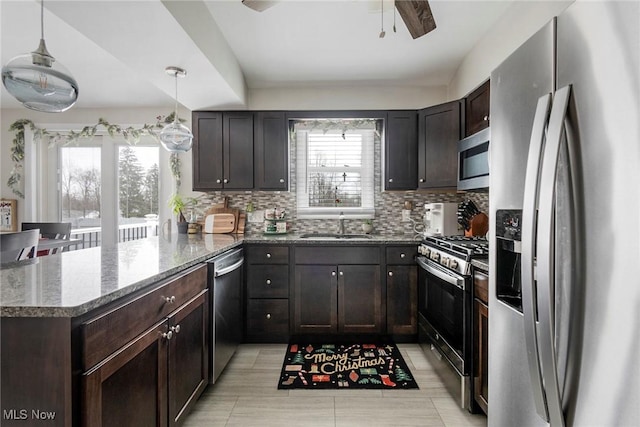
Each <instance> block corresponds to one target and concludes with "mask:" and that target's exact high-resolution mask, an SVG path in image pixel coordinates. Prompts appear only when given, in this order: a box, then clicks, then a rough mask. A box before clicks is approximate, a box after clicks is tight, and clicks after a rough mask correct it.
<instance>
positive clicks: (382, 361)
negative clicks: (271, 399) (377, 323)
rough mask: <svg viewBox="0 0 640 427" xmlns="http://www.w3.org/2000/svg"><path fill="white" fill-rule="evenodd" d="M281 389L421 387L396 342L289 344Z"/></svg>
mask: <svg viewBox="0 0 640 427" xmlns="http://www.w3.org/2000/svg"><path fill="white" fill-rule="evenodd" d="M278 388H279V389H292V388H303V389H305V388H306V389H329V388H345V389H411V388H418V384H417V383H416V382H415V380H414V379H413V375H412V374H411V372H410V371H409V368H408V367H407V364H406V363H405V361H404V359H403V358H402V356H401V355H400V351H399V350H398V348H397V347H396V346H395V344H351V345H350V344H289V347H288V348H287V353H286V355H285V356H284V363H283V364H282V373H281V374H280V380H279V383H278Z"/></svg>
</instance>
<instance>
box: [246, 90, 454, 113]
mask: <svg viewBox="0 0 640 427" xmlns="http://www.w3.org/2000/svg"><path fill="white" fill-rule="evenodd" d="M446 96H447V88H446V87H445V86H437V87H421V86H408V85H407V86H384V85H376V86H338V87H336V86H305V87H292V88H286V89H252V90H250V91H249V106H248V107H249V109H250V110H402V109H408V110H413V109H418V108H424V107H428V106H430V105H436V104H440V103H443V102H445V101H446V100H447V99H446Z"/></svg>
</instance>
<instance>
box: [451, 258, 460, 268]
mask: <svg viewBox="0 0 640 427" xmlns="http://www.w3.org/2000/svg"><path fill="white" fill-rule="evenodd" d="M449 268H453V269H454V270H455V269H456V268H458V261H456V260H455V259H452V260H450V261H449Z"/></svg>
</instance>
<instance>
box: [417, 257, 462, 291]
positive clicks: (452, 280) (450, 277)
mask: <svg viewBox="0 0 640 427" xmlns="http://www.w3.org/2000/svg"><path fill="white" fill-rule="evenodd" d="M416 262H417V263H418V265H419V266H420V267H421V268H422V269H423V270H425V271H427V272H428V273H430V274H433V275H434V276H436V277H437V278H439V279H442V280H444V281H445V282H447V283H449V284H451V285H454V286H456V287H458V288H460V289H462V290H464V277H462V276H458V275H457V274H453V273H450V272H447V271H442V270H441V269H440V268H438V267H435V266H433V265H432V264H431V262H430V261H428V260H426V259H425V258H424V257H418V258H416Z"/></svg>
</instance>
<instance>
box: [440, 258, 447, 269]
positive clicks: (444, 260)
mask: <svg viewBox="0 0 640 427" xmlns="http://www.w3.org/2000/svg"><path fill="white" fill-rule="evenodd" d="M440 264H442V265H444V266H445V267H449V258H447V257H446V256H443V257H442V258H440Z"/></svg>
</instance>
